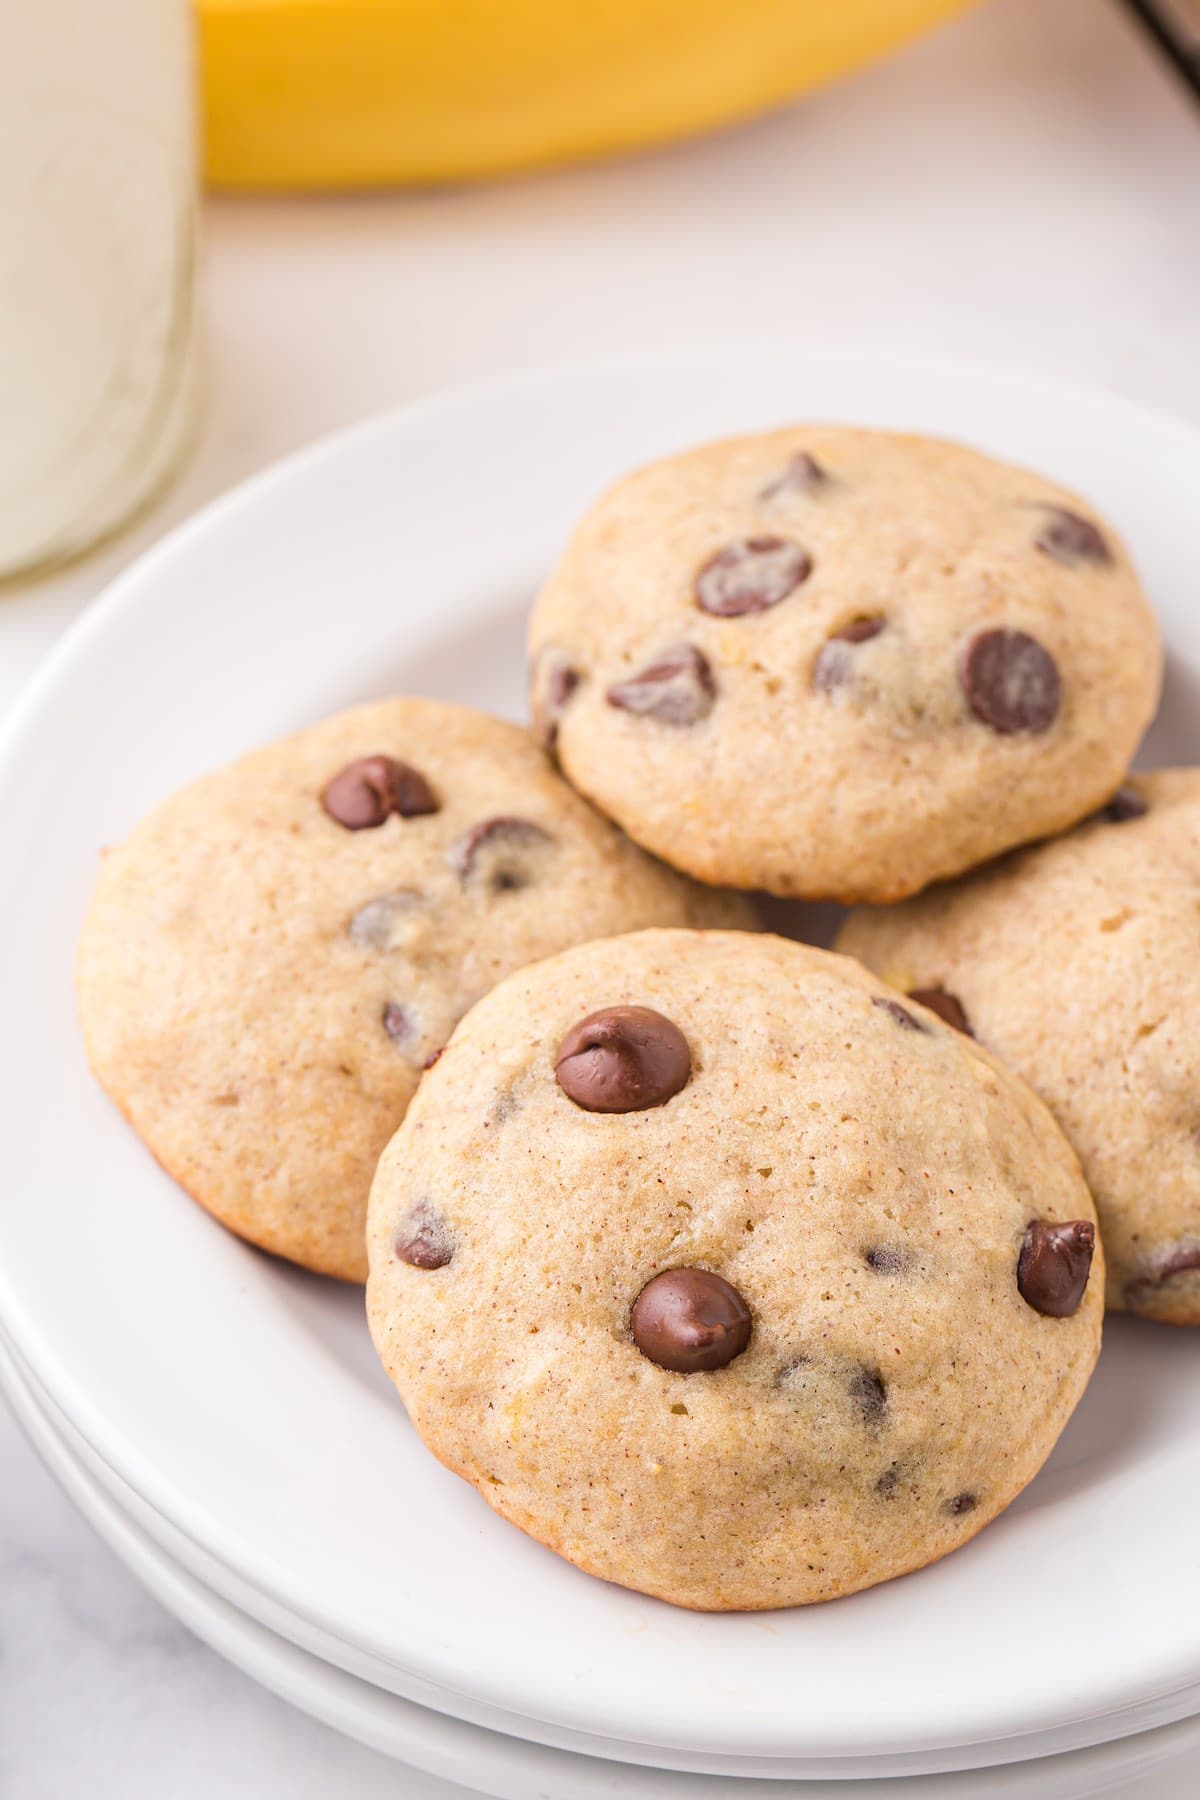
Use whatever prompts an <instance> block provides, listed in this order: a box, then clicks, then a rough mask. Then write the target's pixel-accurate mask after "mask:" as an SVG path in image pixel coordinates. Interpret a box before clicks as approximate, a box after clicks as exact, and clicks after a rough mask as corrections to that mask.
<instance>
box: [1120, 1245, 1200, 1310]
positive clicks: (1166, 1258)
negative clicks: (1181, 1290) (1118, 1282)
mask: <svg viewBox="0 0 1200 1800" xmlns="http://www.w3.org/2000/svg"><path fill="white" fill-rule="evenodd" d="M1198 1269H1200V1243H1196V1242H1192V1243H1187V1242H1184V1243H1180V1244H1171V1245H1168V1246H1167V1248H1166V1249H1165V1250H1160V1251H1159V1253H1158V1255H1157V1256H1154V1257H1150V1258H1148V1259H1147V1260H1146V1261H1145V1262H1144V1263H1143V1264H1142V1265H1141V1267H1140V1268H1139V1269H1138V1272H1137V1274H1136V1275H1134V1276H1132V1277H1131V1279H1130V1280H1128V1281H1127V1282H1126V1283H1125V1298H1126V1299H1127V1300H1128V1301H1129V1302H1130V1304H1131V1305H1132V1306H1134V1307H1135V1308H1136V1306H1137V1304H1138V1302H1139V1301H1144V1300H1146V1299H1147V1298H1149V1296H1150V1295H1151V1294H1153V1293H1154V1292H1155V1291H1156V1290H1157V1289H1158V1288H1161V1287H1163V1286H1164V1285H1165V1284H1166V1283H1167V1282H1168V1281H1173V1280H1174V1278H1175V1277H1176V1276H1177V1275H1191V1274H1194V1273H1195V1272H1196V1270H1198Z"/></svg>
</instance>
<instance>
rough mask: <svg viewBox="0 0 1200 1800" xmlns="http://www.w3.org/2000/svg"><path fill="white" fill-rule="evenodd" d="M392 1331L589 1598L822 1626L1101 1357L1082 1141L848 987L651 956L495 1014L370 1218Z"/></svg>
mask: <svg viewBox="0 0 1200 1800" xmlns="http://www.w3.org/2000/svg"><path fill="white" fill-rule="evenodd" d="M368 1247H369V1252H370V1264H371V1273H370V1278H369V1282H368V1288H367V1310H368V1317H369V1321H370V1325H371V1330H372V1333H373V1336H374V1340H375V1343H376V1346H377V1348H378V1350H379V1353H380V1355H381V1357H382V1359H383V1362H384V1364H385V1366H386V1368H387V1370H388V1373H389V1374H390V1375H391V1377H392V1379H393V1380H394V1381H395V1383H396V1385H397V1387H398V1388H399V1390H400V1393H401V1395H402V1396H403V1399H404V1402H405V1405H406V1406H407V1408H408V1411H409V1414H410V1416H411V1418H412V1420H413V1422H414V1424H415V1425H416V1427H417V1430H418V1431H419V1432H420V1433H421V1435H422V1437H423V1438H424V1440H425V1442H426V1443H427V1444H428V1445H429V1447H430V1448H431V1449H432V1450H433V1451H434V1452H435V1454H436V1455H437V1456H439V1457H440V1458H441V1460H442V1461H443V1462H444V1463H446V1464H447V1465H448V1466H449V1467H450V1468H451V1469H453V1470H455V1471H456V1472H457V1473H458V1474H460V1475H462V1476H464V1477H465V1478H466V1479H467V1480H468V1481H470V1482H472V1483H473V1484H474V1485H475V1486H476V1487H477V1488H478V1489H479V1491H480V1493H481V1494H482V1495H483V1496H484V1497H485V1499H486V1500H487V1501H488V1503H489V1504H490V1505H491V1506H493V1507H494V1508H495V1509H496V1510H497V1511H498V1512H500V1513H502V1514H503V1515H504V1517H505V1518H508V1519H511V1520H512V1521H513V1522H514V1523H515V1524H517V1525H519V1526H521V1528H522V1529H523V1530H525V1531H528V1532H530V1533H532V1534H533V1535H534V1536H535V1537H537V1538H538V1539H540V1540H541V1541H542V1542H543V1543H545V1544H548V1545H549V1546H551V1548H553V1549H555V1550H557V1551H558V1552H560V1554H562V1555H563V1556H566V1557H568V1558H569V1559H570V1560H571V1561H572V1562H574V1563H577V1564H578V1565H579V1566H580V1567H581V1568H583V1569H586V1570H588V1571H590V1572H591V1573H593V1574H596V1575H602V1576H604V1577H606V1578H607V1579H609V1580H611V1581H616V1582H620V1583H622V1584H624V1585H625V1586H627V1587H632V1588H637V1589H640V1590H642V1591H643V1592H645V1593H649V1594H656V1595H659V1596H661V1597H662V1598H664V1599H667V1600H672V1601H675V1602H677V1603H678V1604H680V1605H683V1606H692V1607H700V1608H707V1609H717V1610H725V1609H739V1608H745V1607H772V1606H790V1605H794V1604H800V1603H804V1602H807V1601H813V1600H825V1599H830V1598H832V1597H833V1596H835V1595H838V1594H845V1593H850V1592H852V1591H853V1590H855V1589H857V1588H862V1587H867V1586H869V1585H871V1584H872V1583H873V1582H877V1581H883V1580H885V1579H887V1578H888V1577H890V1576H893V1575H899V1574H902V1573H903V1572H904V1571H906V1570H909V1569H914V1568H918V1567H919V1566H921V1565H922V1564H923V1563H926V1562H929V1561H931V1560H932V1559H933V1558H935V1557H938V1556H942V1555H944V1554H945V1553H946V1552H947V1551H950V1550H953V1549H955V1548H956V1547H957V1546H958V1545H960V1544H962V1543H964V1542H965V1541H966V1539H968V1538H969V1537H971V1536H972V1535H973V1534H974V1533H975V1532H976V1531H978V1530H979V1529H980V1527H981V1526H983V1525H985V1524H986V1523H987V1522H988V1520H990V1519H991V1518H993V1517H994V1516H995V1515H996V1514H997V1513H998V1512H999V1511H1000V1510H1001V1509H1002V1508H1003V1507H1005V1506H1006V1505H1007V1504H1008V1502H1009V1501H1010V1500H1011V1499H1012V1498H1013V1496H1014V1495H1015V1494H1016V1493H1017V1492H1018V1491H1019V1490H1020V1489H1021V1488H1022V1487H1023V1486H1024V1485H1025V1483H1026V1482H1027V1481H1029V1480H1030V1479H1031V1477H1032V1476H1033V1475H1034V1474H1036V1472H1037V1470H1038V1469H1039V1467H1040V1466H1041V1464H1042V1462H1043V1461H1044V1460H1045V1458H1046V1456H1047V1455H1048V1454H1049V1451H1050V1449H1051V1446H1052V1445H1053V1443H1054V1441H1055V1439H1056V1438H1057V1436H1058V1434H1059V1432H1060V1431H1061V1430H1062V1427H1063V1425H1064V1423H1065V1422H1066V1419H1067V1417H1068V1416H1069V1414H1070V1412H1071V1410H1072V1408H1073V1407H1074V1405H1075V1403H1076V1401H1077V1400H1078V1398H1079V1396H1080V1394H1081V1392H1082V1391H1083V1388H1084V1385H1085V1383H1086V1382H1087V1379H1088V1376H1089V1374H1090V1372H1091V1369H1092V1365H1093V1363H1094V1362H1095V1358H1096V1354H1097V1350H1098V1348H1099V1342H1100V1326H1101V1315H1102V1312H1103V1290H1104V1271H1103V1261H1102V1255H1101V1250H1100V1247H1099V1244H1098V1242H1097V1238H1096V1231H1095V1215H1094V1212H1093V1208H1092V1202H1091V1199H1090V1197H1089V1195H1088V1192H1087V1188H1086V1187H1085V1185H1084V1182H1083V1179H1082V1176H1081V1175H1080V1172H1079V1165H1078V1163H1077V1161H1076V1159H1075V1157H1074V1155H1073V1153H1072V1151H1071V1149H1070V1147H1069V1145H1068V1144H1067V1142H1066V1140H1065V1139H1064V1137H1063V1135H1062V1133H1061V1132H1060V1131H1059V1129H1058V1127H1057V1126H1056V1125H1055V1124H1054V1121H1053V1120H1052V1119H1051V1117H1050V1115H1049V1113H1048V1112H1047V1111H1046V1109H1045V1108H1044V1107H1043V1106H1042V1105H1041V1103H1040V1102H1039V1101H1038V1100H1037V1099H1036V1098H1035V1096H1034V1095H1033V1094H1032V1093H1031V1092H1030V1091H1029V1089H1028V1088H1027V1087H1025V1085H1024V1084H1023V1083H1022V1082H1020V1081H1018V1080H1017V1079H1016V1078H1015V1077H1014V1076H1013V1075H1012V1074H1011V1073H1010V1072H1009V1071H1008V1070H1007V1069H1005V1068H1004V1067H1003V1066H1002V1065H1001V1064H999V1063H998V1062H997V1061H996V1060H995V1058H994V1057H992V1055H991V1054H990V1053H989V1052H988V1051H987V1050H986V1049H984V1048H982V1047H981V1046H980V1045H979V1044H978V1043H976V1042H974V1041H973V1040H972V1039H971V1038H969V1037H967V1036H966V1035H964V1034H963V1033H962V1032H961V1031H958V1030H956V1029H955V1028H954V1027H953V1026H952V1025H950V1024H947V1023H946V1021H945V1020H944V1019H943V1018H940V1017H939V1016H938V1015H937V1014H936V1013H934V1012H932V1011H930V1010H929V1009H928V1008H927V1007H925V1006H923V1005H922V1004H921V1003H920V1002H918V1001H914V1000H910V999H909V998H907V997H904V996H901V995H899V994H897V993H895V992H894V991H892V990H889V989H887V988H886V987H885V986H884V985H883V983H881V982H880V981H879V980H878V979H877V978H876V977H875V976H873V975H871V974H868V972H867V971H866V970H865V969H863V968H862V967H860V966H859V965H858V964H857V963H855V962H852V961H851V960H850V959H849V958H847V957H841V956H833V955H830V954H829V953H827V952H824V951H820V950H813V949H810V948H808V947H806V946H802V945H799V944H795V943H791V942H787V941H785V940H783V939H780V938H775V937H767V936H764V935H751V934H748V933H735V932H686V931H673V930H667V931H662V930H653V931H646V932H640V933H637V934H634V935H631V936H626V937H621V938H610V939H608V940H607V941H605V942H600V943H592V944H587V945H583V946H580V947H577V948H575V949H572V950H568V951H566V952H564V953H563V954H561V955H558V956H555V957H552V958H550V959H549V960H548V961H546V962H542V963H538V964H535V965H533V966H532V967H529V968H526V969H523V970H522V971H521V972H520V973H518V974H516V975H513V976H510V977H509V978H508V979H507V980H506V981H504V982H502V983H501V984H500V985H499V986H498V987H497V988H495V989H494V991H493V992H492V993H490V994H489V995H488V996H487V997H486V998H485V999H483V1000H481V1001H480V1002H479V1004H478V1005H477V1006H475V1007H474V1008H473V1009H472V1010H471V1012H469V1013H468V1014H467V1016H466V1017H465V1018H464V1019H463V1020H462V1022H461V1024H460V1025H459V1026H458V1028H457V1030H456V1031H455V1032H454V1035H453V1036H452V1038H451V1039H450V1042H449V1044H448V1045H447V1047H446V1050H445V1052H444V1054H443V1055H442V1056H441V1057H440V1058H439V1060H438V1063H437V1066H436V1067H435V1068H434V1069H433V1070H432V1071H431V1072H430V1073H429V1075H428V1076H427V1077H426V1079H425V1080H424V1082H423V1083H422V1085H421V1088H420V1091H419V1092H418V1094H417V1096H416V1098H415V1100H414V1101H413V1104H412V1106H411V1107H410V1109H409V1112H408V1116H407V1118H406V1119H405V1122H404V1124H403V1125H402V1127H401V1129H400V1131H399V1132H398V1133H397V1135H396V1137H395V1138H394V1139H393V1141H392V1143H391V1144H390V1145H389V1146H388V1148H387V1150H386V1151H385V1152H384V1154H383V1157H382V1159H381V1161H380V1165H379V1170H378V1173H377V1175H376V1178H375V1182H374V1185H373V1187H372V1191H371V1203H370V1212H369V1221H368Z"/></svg>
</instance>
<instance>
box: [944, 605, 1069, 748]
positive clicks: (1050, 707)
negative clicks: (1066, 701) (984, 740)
mask: <svg viewBox="0 0 1200 1800" xmlns="http://www.w3.org/2000/svg"><path fill="white" fill-rule="evenodd" d="M959 679H960V681H961V683H962V690H963V693H964V694H965V695H966V699H967V705H968V706H969V707H970V708H971V711H972V712H973V713H974V714H975V717H976V718H977V719H979V720H981V721H982V722H983V724H985V725H990V726H991V728H992V730H993V731H996V732H999V733H1000V734H1001V735H1002V736H1005V737H1008V736H1011V735H1012V734H1013V733H1014V732H1019V731H1030V732H1035V731H1048V730H1049V729H1050V727H1051V725H1053V723H1054V721H1055V719H1056V718H1057V717H1058V709H1059V706H1060V704H1061V701H1062V682H1061V680H1060V679H1059V673H1058V664H1057V663H1056V662H1055V660H1054V658H1053V657H1052V656H1051V655H1050V653H1049V651H1048V650H1044V649H1043V648H1042V646H1041V644H1039V643H1038V641H1037V639H1036V638H1032V637H1030V636H1029V634H1028V632H1025V631H1007V630H1002V629H997V630H994V631H981V632H979V633H978V634H977V635H976V636H975V637H973V638H972V639H971V641H970V643H969V644H968V645H967V648H966V651H965V652H964V655H963V658H962V663H961V666H960V670H959Z"/></svg>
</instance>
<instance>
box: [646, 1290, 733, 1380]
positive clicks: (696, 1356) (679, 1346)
mask: <svg viewBox="0 0 1200 1800" xmlns="http://www.w3.org/2000/svg"><path fill="white" fill-rule="evenodd" d="M629 1328H630V1330H631V1331H632V1333H633V1341H634V1343H635V1344H636V1345H637V1347H638V1349H639V1350H640V1351H641V1353H642V1355H643V1356H645V1357H648V1358H649V1360H650V1361H651V1362H652V1363H657V1364H658V1366H659V1368H660V1369H670V1370H671V1371H672V1372H673V1373H674V1374H676V1375H696V1374H699V1373H701V1372H702V1371H704V1370H708V1369H723V1368H724V1367H725V1366H726V1364H727V1363H731V1362H732V1361H733V1359H734V1357H735V1356H740V1355H741V1354H742V1351H743V1350H744V1349H745V1348H746V1345H747V1344H748V1343H749V1342H750V1308H749V1307H748V1306H747V1305H746V1302H745V1301H744V1300H743V1299H742V1296H741V1295H740V1294H739V1293H738V1291H737V1289H736V1288H735V1287H731V1286H730V1284H729V1282H727V1281H725V1280H724V1279H723V1278H722V1277H721V1276H720V1275H714V1274H713V1272H712V1270H711V1269H664V1270H663V1272H662V1274H661V1275H655V1276H653V1277H652V1279H651V1280H649V1281H648V1282H647V1283H646V1285H645V1287H644V1288H643V1289H642V1291H641V1293H640V1294H639V1295H638V1297H637V1299H636V1300H635V1301H634V1303H633V1311H632V1312H631V1313H630V1315H629Z"/></svg>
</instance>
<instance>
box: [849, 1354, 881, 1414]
mask: <svg viewBox="0 0 1200 1800" xmlns="http://www.w3.org/2000/svg"><path fill="white" fill-rule="evenodd" d="M850 1398H851V1399H852V1400H854V1401H857V1403H858V1405H859V1406H860V1407H861V1409H862V1413H863V1417H864V1418H865V1419H866V1421H867V1423H868V1424H869V1425H877V1424H878V1423H879V1421H880V1420H881V1419H882V1417H883V1415H884V1413H885V1412H886V1410H887V1388H886V1387H885V1386H884V1382H883V1376H882V1375H881V1374H880V1373H879V1371H878V1369H867V1368H862V1369H859V1370H858V1371H857V1372H856V1373H855V1374H854V1376H853V1377H852V1378H851V1381H850Z"/></svg>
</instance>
